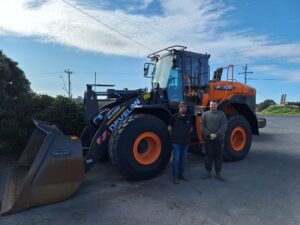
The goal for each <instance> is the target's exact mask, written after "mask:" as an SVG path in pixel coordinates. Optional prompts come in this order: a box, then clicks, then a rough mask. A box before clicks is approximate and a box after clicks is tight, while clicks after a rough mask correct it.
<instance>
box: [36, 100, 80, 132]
mask: <svg viewBox="0 0 300 225" xmlns="http://www.w3.org/2000/svg"><path fill="white" fill-rule="evenodd" d="M36 118H37V119H39V120H41V121H47V122H49V123H53V124H55V125H57V127H58V128H59V129H61V131H62V132H64V133H65V134H68V135H71V134H75V135H78V136H79V135H80V133H81V132H82V130H83V128H84V117H83V106H82V105H80V104H77V103H75V102H73V101H71V100H70V99H69V98H66V97H63V96H57V97H56V98H55V100H54V101H53V103H52V104H51V105H49V106H48V107H46V108H45V109H44V110H43V111H41V112H40V113H37V114H36Z"/></svg>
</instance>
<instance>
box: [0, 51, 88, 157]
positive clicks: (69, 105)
mask: <svg viewBox="0 0 300 225" xmlns="http://www.w3.org/2000/svg"><path fill="white" fill-rule="evenodd" d="M33 118H35V119H38V120H42V121H45V122H50V123H53V124H55V125H57V126H58V127H59V128H60V129H61V130H62V131H63V132H65V133H66V134H76V135H79V134H80V132H81V131H82V130H83V127H84V123H83V122H84V119H83V107H82V105H79V104H76V103H74V102H72V101H71V100H69V99H67V98H64V97H62V96H58V97H56V98H53V97H51V96H48V95H38V94H36V93H34V92H33V91H32V90H31V89H30V82H29V81H28V80H27V79H26V77H25V74H24V72H23V71H22V70H21V69H20V68H18V63H16V62H14V61H13V60H11V59H10V58H8V57H7V56H5V55H4V54H3V53H2V51H0V152H9V151H14V152H20V151H22V150H23V149H24V147H25V145H26V143H27V141H28V139H29V137H30V135H31V133H32V132H33V129H34V124H33V122H32V119H33Z"/></svg>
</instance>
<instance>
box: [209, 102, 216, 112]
mask: <svg viewBox="0 0 300 225" xmlns="http://www.w3.org/2000/svg"><path fill="white" fill-rule="evenodd" d="M217 106H218V105H217V103H216V102H210V104H209V108H210V110H211V111H213V112H215V111H217Z"/></svg>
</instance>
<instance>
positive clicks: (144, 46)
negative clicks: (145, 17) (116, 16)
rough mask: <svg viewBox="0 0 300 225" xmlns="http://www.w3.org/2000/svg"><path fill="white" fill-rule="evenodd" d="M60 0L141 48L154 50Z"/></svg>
mask: <svg viewBox="0 0 300 225" xmlns="http://www.w3.org/2000/svg"><path fill="white" fill-rule="evenodd" d="M62 1H63V2H64V3H66V4H68V5H69V6H71V7H72V8H74V9H76V10H78V11H79V12H81V13H83V14H85V15H87V16H88V17H90V18H92V19H93V20H95V21H97V22H98V23H101V24H102V25H104V26H105V27H107V28H109V29H110V30H112V31H114V32H116V33H118V34H120V35H121V36H123V37H125V38H127V39H129V40H131V41H132V42H134V43H136V44H138V45H140V46H142V47H143V48H146V49H147V50H150V51H153V52H154V50H153V49H151V48H149V47H147V46H146V45H144V44H143V43H141V42H139V41H137V40H134V39H133V38H131V37H129V36H128V35H126V34H123V33H121V32H120V31H118V30H117V29H115V28H113V27H111V26H109V25H107V24H106V23H104V22H102V21H101V20H99V19H97V18H96V17H94V16H92V15H90V14H88V13H87V12H85V11H83V10H81V9H79V8H77V7H76V6H74V5H72V4H71V3H69V2H67V1H65V0H62Z"/></svg>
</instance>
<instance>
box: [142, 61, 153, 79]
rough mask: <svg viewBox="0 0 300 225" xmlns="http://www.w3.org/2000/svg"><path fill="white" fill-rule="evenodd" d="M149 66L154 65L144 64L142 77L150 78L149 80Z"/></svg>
mask: <svg viewBox="0 0 300 225" xmlns="http://www.w3.org/2000/svg"><path fill="white" fill-rule="evenodd" d="M150 65H154V64H153V63H145V64H144V77H150V78H151V77H152V76H148V73H149V67H150Z"/></svg>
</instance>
